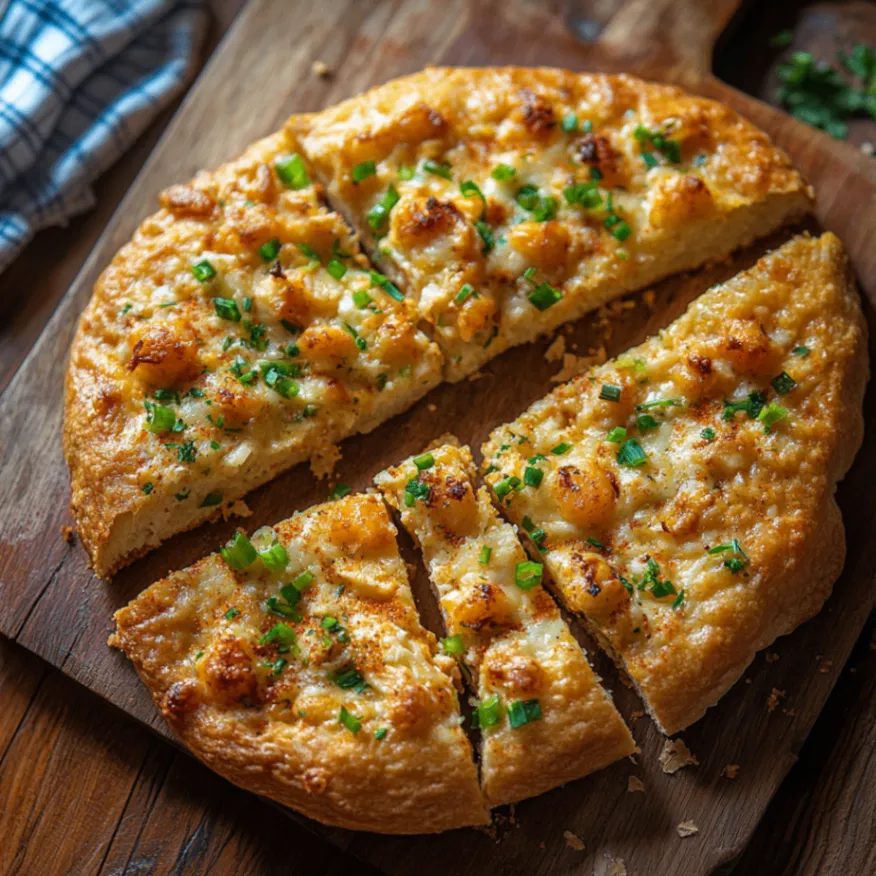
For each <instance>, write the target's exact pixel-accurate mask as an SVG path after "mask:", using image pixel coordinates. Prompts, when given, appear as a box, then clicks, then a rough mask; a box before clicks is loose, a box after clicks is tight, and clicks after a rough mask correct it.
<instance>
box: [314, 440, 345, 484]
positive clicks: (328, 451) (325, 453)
mask: <svg viewBox="0 0 876 876" xmlns="http://www.w3.org/2000/svg"><path fill="white" fill-rule="evenodd" d="M340 461H341V448H340V447H338V445H337V444H329V445H328V447H322V448H320V449H319V450H318V451H317V452H316V453H314V455H313V456H312V457H311V458H310V470H311V471H312V472H313V476H314V477H315V478H316V479H317V480H320V481H321V480H322V479H323V478H327V477H328V476H329V475H330V474H331V473H332V472H333V471H334V470H335V466H336V465H337V464H338V463H339V462H340Z"/></svg>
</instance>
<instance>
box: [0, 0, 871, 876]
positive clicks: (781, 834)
mask: <svg viewBox="0 0 876 876" xmlns="http://www.w3.org/2000/svg"><path fill="white" fill-rule="evenodd" d="M242 5H243V0H211V2H210V6H211V7H212V12H213V22H212V26H211V31H210V34H209V36H208V39H207V41H206V44H205V46H204V49H203V52H202V61H205V60H206V59H207V58H208V57H209V54H210V52H211V51H212V49H213V48H214V47H215V45H216V43H217V42H218V40H219V39H220V38H221V35H222V34H223V33H224V32H225V30H226V29H227V27H228V25H229V24H230V22H231V20H232V19H233V17H234V15H235V14H236V13H237V11H238V10H239V8H240V7H241V6H242ZM592 5H593V7H594V9H595V10H597V13H599V12H600V11H601V12H602V14H604V12H605V10H606V9H608V8H609V7H610V5H611V4H610V2H607V0H599V2H594V3H593V4H592ZM752 5H754V4H752ZM764 5H765V4H764ZM799 5H800V4H798V3H794V2H792V0H788V2H776V3H773V4H770V6H769V9H768V10H767V11H766V13H765V14H761V11H760V10H757V12H758V14H757V15H753V16H749V17H748V18H746V19H745V22H744V24H743V25H742V26H741V27H740V28H738V29H737V31H736V33H735V34H733V33H731V34H729V35H728V37H727V39H726V40H725V45H724V47H723V50H722V52H721V53H720V54H719V58H718V63H717V68H718V72H719V73H720V74H721V75H722V76H724V77H726V78H728V79H730V80H731V81H733V83H734V84H736V85H738V86H741V87H743V88H745V89H746V90H748V91H750V92H752V93H754V94H758V95H760V96H763V97H767V98H768V97H769V96H770V90H771V88H772V83H773V82H774V80H773V79H772V75H773V74H772V64H773V62H774V61H775V51H774V50H771V49H769V48H768V37H769V35H770V34H772V33H774V32H776V31H778V30H779V29H781V28H784V27H788V26H791V25H793V23H794V21H795V17H796V20H797V22H798V24H797V27H796V29H795V46H797V47H800V48H803V47H806V48H811V49H812V50H813V51H814V52H816V53H817V54H819V55H820V56H824V57H829V56H830V55H831V54H832V52H833V50H834V48H835V46H836V43H837V41H840V42H841V41H843V40H844V39H848V38H852V39H855V40H859V39H868V41H870V42H871V43H872V42H876V6H874V5H873V4H868V3H852V4H842V5H840V6H838V5H836V4H819V5H817V6H807V7H805V8H804V9H802V10H799V9H797V8H796V7H798V6H799ZM749 19H755V20H754V21H750V20H749ZM290 26H294V25H293V24H292V23H290ZM743 28H744V33H743ZM174 109H175V107H171V108H170V110H168V111H167V112H165V113H164V114H163V115H162V117H161V118H159V119H158V120H157V121H156V122H155V123H154V124H153V125H152V127H151V128H150V130H149V131H148V132H147V133H146V134H145V135H144V136H143V137H142V138H141V140H140V141H139V142H138V144H137V145H136V147H135V148H134V149H132V150H131V152H130V153H129V154H128V155H127V156H126V157H125V158H124V159H122V160H121V161H120V162H119V163H118V164H117V165H116V167H114V168H113V169H112V170H111V171H110V172H109V173H108V174H107V175H106V176H105V177H104V179H103V180H101V181H100V183H99V184H98V186H97V194H98V207H97V209H95V210H94V211H92V212H91V213H90V214H88V215H87V216H84V217H81V218H80V219H77V220H75V221H74V222H73V223H71V224H70V226H68V227H67V228H65V229H56V230H52V231H48V232H44V233H43V234H41V235H39V236H38V237H37V239H36V240H35V241H34V242H33V243H32V244H31V245H30V247H28V249H27V250H26V251H25V253H24V254H23V255H22V256H21V257H20V258H19V259H18V261H17V262H16V263H15V264H14V265H13V266H12V267H11V268H10V270H8V271H7V272H6V273H5V274H4V275H3V276H2V277H0V392H2V390H3V389H4V388H5V387H6V385H7V384H8V382H9V380H10V379H11V377H12V375H13V374H14V373H15V372H16V370H17V369H18V368H19V366H20V365H21V364H22V361H23V359H24V357H25V356H26V354H27V352H28V350H29V349H30V347H31V345H32V344H33V342H34V340H35V339H36V338H37V336H38V335H39V333H40V332H41V330H42V328H43V327H44V325H45V323H46V321H47V320H48V318H49V316H50V315H51V314H52V311H53V309H54V307H55V305H56V304H57V302H58V300H59V299H60V297H61V296H62V295H63V293H64V291H65V290H66V288H67V287H68V285H69V284H70V283H71V281H72V280H73V278H74V276H75V275H76V273H77V272H78V271H79V268H80V267H81V265H82V264H83V262H84V260H85V259H86V257H87V256H88V253H89V252H90V250H91V247H92V246H93V244H94V242H95V240H96V239H97V237H98V236H99V234H100V233H101V231H102V229H103V228H104V226H105V225H106V223H107V221H108V219H109V217H110V216H111V215H112V212H113V210H114V209H115V208H116V206H117V204H118V202H119V200H120V199H121V197H122V195H123V194H124V192H125V191H126V189H127V187H128V185H129V184H130V182H131V180H132V179H133V177H134V175H135V174H136V173H137V171H138V170H139V168H140V166H141V165H142V163H143V161H144V160H145V158H146V156H147V155H148V154H149V152H150V150H151V148H152V146H153V145H154V143H155V141H156V139H157V137H158V136H159V134H160V132H161V131H162V130H163V128H164V126H165V125H166V123H167V121H168V120H169V118H170V117H171V115H172V113H173V110H174ZM853 136H854V138H855V139H856V140H858V141H863V140H866V139H869V140H871V141H872V140H876V125H873V124H869V123H858V124H856V126H855V130H854V131H853ZM874 160H876V159H874ZM49 254H51V257H50V258H47V256H49ZM10 451H12V452H14V448H10ZM3 462H4V464H14V456H8V457H7V458H4V460H3ZM874 694H876V625H874V623H872V622H871V624H870V625H869V626H868V628H867V629H866V630H865V632H864V634H863V635H862V637H861V640H860V641H859V643H858V645H857V647H856V649H855V651H854V653H853V655H852V658H851V659H850V661H849V663H848V665H847V666H846V668H845V670H844V671H843V673H842V674H841V676H840V678H839V681H838V683H837V686H836V688H835V690H834V692H833V694H832V695H831V698H830V699H829V700H828V703H827V705H826V707H825V709H824V711H823V713H822V715H821V717H820V719H819V721H818V723H817V724H816V726H815V729H814V730H813V732H812V734H811V735H810V737H809V739H808V740H807V742H806V744H805V746H804V748H803V750H802V752H801V755H800V760H799V762H798V763H797V764H796V766H795V767H794V768H793V769H792V771H791V773H790V774H789V776H788V778H787V780H786V781H785V783H784V785H783V786H782V787H781V789H780V791H779V792H778V794H777V795H776V797H775V799H774V800H773V803H772V804H771V806H770V809H769V811H768V813H767V815H766V817H765V819H764V820H763V822H762V823H761V825H760V827H759V829H758V831H757V833H756V834H755V837H754V839H753V841H752V843H751V844H750V846H749V848H748V849H747V850H746V852H745V853H744V854H743V856H742V857H741V859H740V860H739V861H738V862H737V864H736V866H735V867H734V872H735V873H738V874H743V876H754V874H757V876H773V874H776V876H778V874H799V876H809V874H812V876H815V874H819V876H827V874H866V873H870V872H873V854H874V852H876V806H874V802H876V800H874V794H876V791H874V789H876V754H874V751H876V696H874ZM0 702H2V703H3V708H2V709H0V837H2V842H0V876H2V874H7V873H8V874H12V873H16V874H23V876H31V874H35V876H36V874H38V876H43V874H55V873H58V874H67V873H76V874H92V873H93V874H104V873H113V874H122V873H138V874H140V873H186V874H193V873H208V872H209V873H211V874H214V876H225V874H232V873H247V874H250V873H258V874H274V873H276V874H280V873H284V874H290V873H294V874H297V873H301V874H304V873H307V874H308V876H314V874H322V873H326V874H332V873H346V872H356V873H362V874H366V876H367V874H369V873H372V872H374V871H372V870H370V869H369V868H367V867H366V866H364V865H362V864H361V863H359V862H356V861H353V860H351V859H350V858H348V857H346V856H345V855H343V854H342V853H341V852H339V851H338V850H336V849H335V848H333V847H332V846H329V845H328V844H327V843H325V842H324V841H322V840H320V839H318V838H316V837H314V836H312V835H311V834H309V833H307V832H306V831H305V830H304V829H303V828H301V827H299V826H298V825H297V824H295V823H293V822H292V821H290V820H289V819H288V818H287V817H285V816H284V815H282V814H281V813H280V812H278V811H277V810H275V809H274V808H273V807H271V806H269V805H267V804H265V803H263V802H261V801H259V800H257V799H256V798H254V797H252V796H250V795H248V794H246V793H245V792H243V791H239V790H237V789H236V788H233V787H232V786H230V785H229V784H228V783H226V782H224V781H223V780H222V779H220V778H218V777H217V776H215V775H214V774H212V773H211V772H210V771H208V770H207V769H206V768H204V767H202V766H201V765H200V764H198V763H196V762H195V761H193V760H192V759H190V758H189V757H188V756H186V755H185V754H183V753H181V752H179V751H178V750H176V749H174V748H172V747H170V746H168V745H167V744H166V743H165V742H163V741H161V740H159V739H157V738H155V737H153V736H152V735H151V734H150V733H149V732H148V731H146V730H144V729H143V728H142V727H140V726H138V725H136V724H135V722H134V721H133V720H131V719H130V718H128V717H127V716H125V715H123V714H122V713H120V712H118V711H117V710H115V709H114V708H113V707H112V706H110V705H108V704H107V703H105V702H103V701H102V700H99V699H98V698H97V697H95V696H94V695H93V694H90V693H88V692H87V691H85V690H84V689H82V688H79V687H78V686H77V685H76V684H75V683H73V682H72V681H70V680H69V679H67V678H65V677H64V676H63V675H62V674H61V673H60V672H58V671H57V670H55V669H53V668H50V667H48V666H47V665H46V664H44V663H42V662H41V661H40V660H39V659H38V658H36V657H34V656H33V655H31V654H29V653H27V652H26V651H24V650H22V649H21V648H19V647H18V646H15V645H12V644H10V643H8V642H6V641H5V640H2V639H0Z"/></svg>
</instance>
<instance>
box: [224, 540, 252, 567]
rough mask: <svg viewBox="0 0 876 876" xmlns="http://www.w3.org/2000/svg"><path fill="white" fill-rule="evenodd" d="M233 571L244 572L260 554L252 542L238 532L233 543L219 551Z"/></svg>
mask: <svg viewBox="0 0 876 876" xmlns="http://www.w3.org/2000/svg"><path fill="white" fill-rule="evenodd" d="M219 553H220V554H222V558H223V559H224V560H225V562H226V563H228V565H229V566H231V568H232V569H237V570H242V569H245V568H246V567H247V566H249V565H251V564H252V563H254V562H255V559H256V557H257V556H258V553H257V552H256V549H255V548H254V547H253V545H252V542H251V541H250V540H249V539H248V538H247V537H246V536H245V535H244V534H243V533H242V532H236V533H235V534H234V538H233V539H232V541H231V543H230V544H228V545H226V546H225V547H224V548H222V549H221V550H220V551H219Z"/></svg>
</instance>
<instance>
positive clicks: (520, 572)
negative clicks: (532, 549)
mask: <svg viewBox="0 0 876 876" xmlns="http://www.w3.org/2000/svg"><path fill="white" fill-rule="evenodd" d="M543 574H544V566H543V565H542V564H541V563H534V562H532V560H526V561H525V562H522V563H518V564H517V565H516V566H515V568H514V583H515V584H516V585H517V586H518V587H519V588H520V589H521V590H532V588H533V587H538V585H539V584H541V579H542V575H543Z"/></svg>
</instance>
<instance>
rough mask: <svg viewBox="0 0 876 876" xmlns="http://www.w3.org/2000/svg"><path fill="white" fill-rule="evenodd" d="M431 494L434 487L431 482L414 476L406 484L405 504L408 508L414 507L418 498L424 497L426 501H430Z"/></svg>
mask: <svg viewBox="0 0 876 876" xmlns="http://www.w3.org/2000/svg"><path fill="white" fill-rule="evenodd" d="M431 495H432V488H431V487H430V486H429V484H424V483H423V482H422V481H420V480H418V479H417V478H414V479H413V480H410V481H408V482H407V484H405V505H406V506H407V507H408V508H413V507H414V504H415V503H416V501H417V499H422V500H423V501H424V502H428V501H429V496H431Z"/></svg>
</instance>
